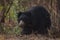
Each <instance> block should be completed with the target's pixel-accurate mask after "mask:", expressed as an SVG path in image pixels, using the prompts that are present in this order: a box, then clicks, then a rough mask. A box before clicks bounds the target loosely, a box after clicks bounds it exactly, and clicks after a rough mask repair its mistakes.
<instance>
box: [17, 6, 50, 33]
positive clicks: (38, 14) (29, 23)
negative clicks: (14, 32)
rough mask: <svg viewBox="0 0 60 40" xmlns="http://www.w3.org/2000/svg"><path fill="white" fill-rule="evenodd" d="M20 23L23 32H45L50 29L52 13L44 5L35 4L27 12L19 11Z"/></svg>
mask: <svg viewBox="0 0 60 40" xmlns="http://www.w3.org/2000/svg"><path fill="white" fill-rule="evenodd" d="M18 24H19V26H20V27H21V28H22V29H23V30H22V34H31V33H32V32H33V33H39V34H45V33H47V32H48V30H47V29H50V25H51V20H50V14H49V13H48V11H47V10H46V9H45V8H44V7H42V6H34V7H32V8H30V9H29V10H27V11H25V12H19V13H18Z"/></svg>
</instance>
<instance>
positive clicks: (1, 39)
mask: <svg viewBox="0 0 60 40" xmlns="http://www.w3.org/2000/svg"><path fill="white" fill-rule="evenodd" d="M0 40H60V38H51V37H48V36H43V35H39V34H38V35H34V34H31V35H23V36H22V35H18V36H15V35H4V34H3V35H0Z"/></svg>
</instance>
